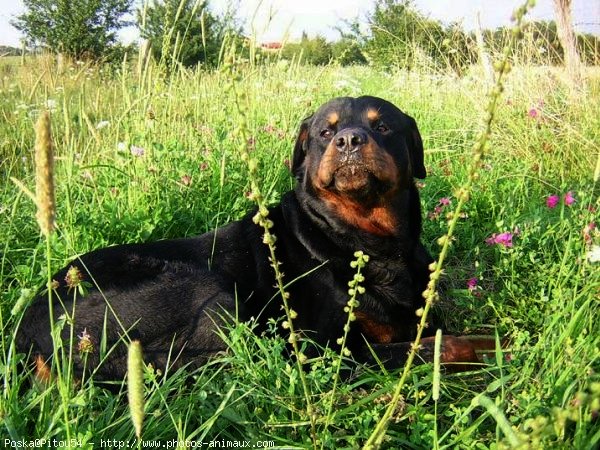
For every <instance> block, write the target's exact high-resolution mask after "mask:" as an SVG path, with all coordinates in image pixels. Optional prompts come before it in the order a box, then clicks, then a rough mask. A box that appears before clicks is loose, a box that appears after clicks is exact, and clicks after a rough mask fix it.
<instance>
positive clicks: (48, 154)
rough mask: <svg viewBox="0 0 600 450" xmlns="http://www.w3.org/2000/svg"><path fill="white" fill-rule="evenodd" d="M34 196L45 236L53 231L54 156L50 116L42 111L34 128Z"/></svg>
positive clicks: (54, 208) (39, 222)
mask: <svg viewBox="0 0 600 450" xmlns="http://www.w3.org/2000/svg"><path fill="white" fill-rule="evenodd" d="M35 194H36V203H37V215H36V218H37V221H38V224H39V226H40V229H41V230H42V233H43V234H44V235H45V236H49V235H50V233H52V231H53V230H54V227H55V223H54V216H55V210H56V205H55V201H54V155H53V151H52V133H51V131H50V114H49V113H48V111H44V112H43V113H42V114H41V115H40V118H39V119H38V121H37V124H36V127H35Z"/></svg>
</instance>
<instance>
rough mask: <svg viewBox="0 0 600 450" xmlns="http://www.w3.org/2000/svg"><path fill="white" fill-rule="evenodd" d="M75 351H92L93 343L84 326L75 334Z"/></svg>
mask: <svg viewBox="0 0 600 450" xmlns="http://www.w3.org/2000/svg"><path fill="white" fill-rule="evenodd" d="M77 339H78V342H77V351H78V352H79V353H92V352H93V351H94V343H93V342H92V337H91V336H90V334H89V333H88V332H87V328H84V329H83V331H82V332H81V334H78V335H77Z"/></svg>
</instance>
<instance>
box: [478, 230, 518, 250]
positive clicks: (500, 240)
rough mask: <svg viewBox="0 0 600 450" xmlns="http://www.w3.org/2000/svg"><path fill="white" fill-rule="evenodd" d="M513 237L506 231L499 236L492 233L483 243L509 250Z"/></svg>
mask: <svg viewBox="0 0 600 450" xmlns="http://www.w3.org/2000/svg"><path fill="white" fill-rule="evenodd" d="M513 236H514V235H513V234H512V233H510V232H508V231H506V232H504V233H500V234H496V233H494V234H492V235H491V236H490V237H489V238H487V239H486V240H485V243H486V244H488V245H494V244H498V245H502V246H503V247H508V248H510V247H512V246H513V242H512V238H513Z"/></svg>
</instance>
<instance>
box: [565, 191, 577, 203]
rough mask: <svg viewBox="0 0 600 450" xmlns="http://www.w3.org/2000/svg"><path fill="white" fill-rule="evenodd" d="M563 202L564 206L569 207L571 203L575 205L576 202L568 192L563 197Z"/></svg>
mask: <svg viewBox="0 0 600 450" xmlns="http://www.w3.org/2000/svg"><path fill="white" fill-rule="evenodd" d="M563 201H564V202H565V205H567V206H571V205H572V204H573V203H575V201H576V200H575V197H573V193H572V192H571V191H569V192H567V193H566V194H565V196H564V197H563Z"/></svg>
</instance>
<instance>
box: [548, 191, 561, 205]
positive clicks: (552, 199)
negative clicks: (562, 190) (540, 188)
mask: <svg viewBox="0 0 600 450" xmlns="http://www.w3.org/2000/svg"><path fill="white" fill-rule="evenodd" d="M559 200H560V197H559V196H558V195H556V194H553V195H549V196H548V197H547V198H546V206H547V207H548V208H556V205H558V202H559Z"/></svg>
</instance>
